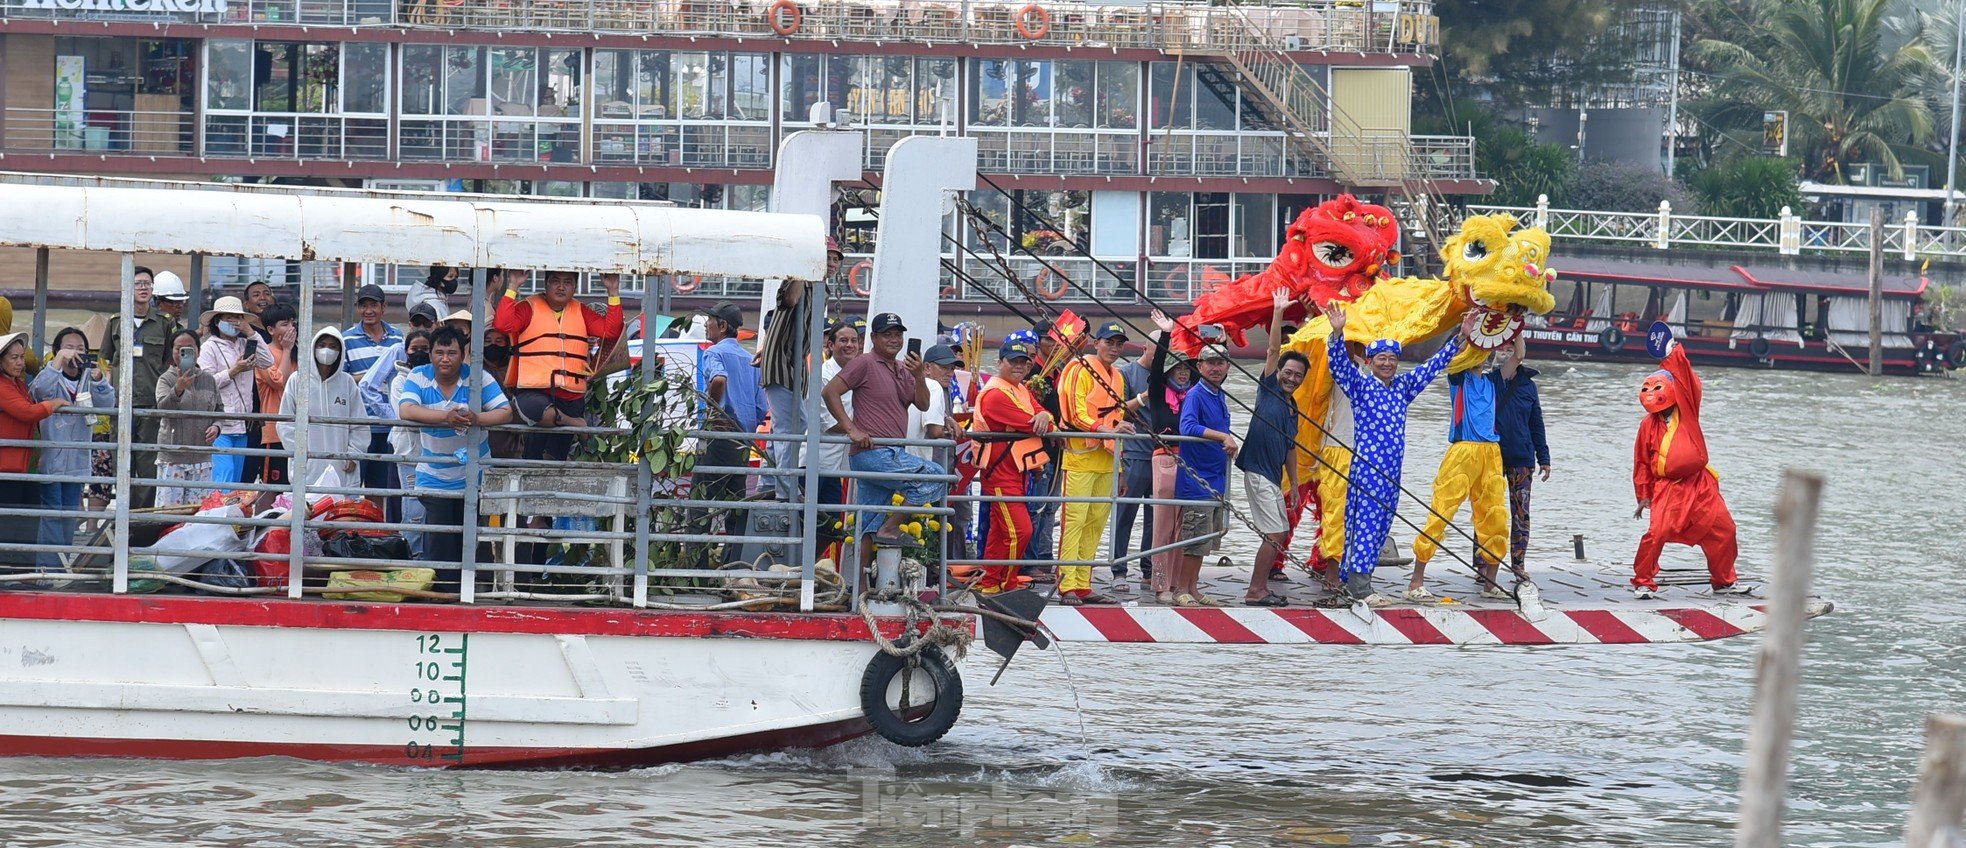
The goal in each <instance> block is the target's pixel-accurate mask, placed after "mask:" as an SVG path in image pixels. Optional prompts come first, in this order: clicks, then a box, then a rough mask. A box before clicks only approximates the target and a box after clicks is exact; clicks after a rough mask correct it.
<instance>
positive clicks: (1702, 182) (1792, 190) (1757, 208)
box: [1687, 156, 1806, 218]
mask: <svg viewBox="0 0 1966 848" xmlns="http://www.w3.org/2000/svg"><path fill="white" fill-rule="evenodd" d="M1687 182H1688V183H1689V184H1690V185H1691V186H1692V188H1693V191H1694V193H1695V194H1697V195H1699V199H1700V211H1701V212H1703V213H1705V214H1708V215H1718V216H1720V217H1724V218H1774V217H1777V216H1779V215H1781V213H1782V207H1784V206H1786V207H1788V208H1789V211H1790V212H1793V213H1795V214H1798V215H1800V214H1803V212H1804V211H1805V209H1806V207H1805V205H1804V203H1803V200H1802V192H1801V190H1800V189H1799V188H1797V184H1798V180H1797V179H1796V173H1795V163H1794V162H1792V161H1790V160H1787V159H1777V158H1774V157H1769V156H1746V157H1741V158H1738V159H1733V160H1729V161H1725V162H1722V163H1720V164H1718V165H1715V166H1713V167H1711V168H1705V169H1701V170H1697V171H1694V172H1693V173H1692V177H1691V178H1690V179H1689V180H1688V181H1687Z"/></svg>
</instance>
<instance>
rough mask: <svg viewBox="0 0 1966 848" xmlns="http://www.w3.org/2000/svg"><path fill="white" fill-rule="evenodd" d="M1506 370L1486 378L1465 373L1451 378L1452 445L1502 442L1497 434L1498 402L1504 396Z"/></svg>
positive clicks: (1449, 433)
mask: <svg viewBox="0 0 1966 848" xmlns="http://www.w3.org/2000/svg"><path fill="white" fill-rule="evenodd" d="M1501 390H1502V369H1500V368H1497V369H1495V370H1493V371H1490V372H1488V373H1486V374H1476V373H1474V372H1472V371H1463V372H1461V373H1459V374H1449V375H1447V393H1448V398H1449V403H1450V404H1451V406H1450V408H1449V414H1448V417H1447V440H1448V441H1450V442H1499V441H1501V440H1502V437H1501V435H1499V434H1497V433H1496V432H1495V401H1496V398H1497V397H1499V396H1500V395H1501Z"/></svg>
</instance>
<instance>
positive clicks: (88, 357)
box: [82, 353, 97, 371]
mask: <svg viewBox="0 0 1966 848" xmlns="http://www.w3.org/2000/svg"><path fill="white" fill-rule="evenodd" d="M96 359H97V357H96V354H93V353H85V354H82V369H83V370H85V371H86V370H88V369H90V368H94V367H96Z"/></svg>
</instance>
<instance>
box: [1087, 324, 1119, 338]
mask: <svg viewBox="0 0 1966 848" xmlns="http://www.w3.org/2000/svg"><path fill="white" fill-rule="evenodd" d="M1092 337H1093V338H1095V339H1102V340H1103V339H1124V338H1126V328H1125V327H1123V326H1121V325H1120V322H1118V321H1107V322H1106V323H1104V324H1100V325H1099V329H1096V330H1093V331H1092Z"/></svg>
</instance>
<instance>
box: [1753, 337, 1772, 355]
mask: <svg viewBox="0 0 1966 848" xmlns="http://www.w3.org/2000/svg"><path fill="white" fill-rule="evenodd" d="M1773 347H1774V345H1771V344H1769V343H1768V337H1767V336H1755V337H1754V341H1751V342H1748V352H1749V353H1752V354H1754V358H1756V359H1767V358H1768V351H1769V349H1770V348H1773Z"/></svg>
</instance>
